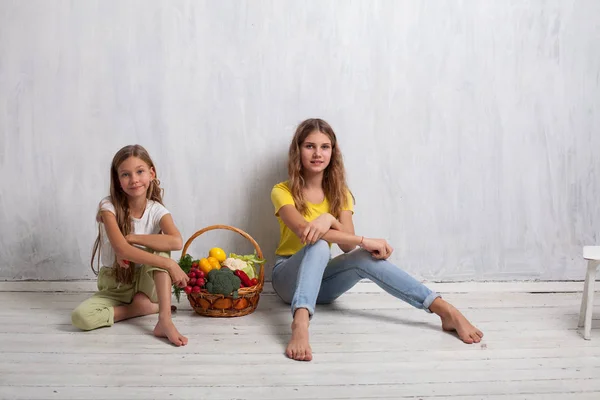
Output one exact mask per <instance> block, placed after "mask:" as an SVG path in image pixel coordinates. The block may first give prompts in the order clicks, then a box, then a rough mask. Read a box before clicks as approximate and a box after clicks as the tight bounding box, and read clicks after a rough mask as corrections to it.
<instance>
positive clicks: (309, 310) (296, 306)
mask: <svg viewBox="0 0 600 400" xmlns="http://www.w3.org/2000/svg"><path fill="white" fill-rule="evenodd" d="M299 308H306V310H307V311H308V319H309V320H311V319H312V317H313V314H314V313H315V309H314V308H313V307H311V306H309V305H306V304H299V305H292V318H293V317H294V314H295V313H296V310H297V309H299Z"/></svg>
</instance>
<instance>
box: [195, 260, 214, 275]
mask: <svg viewBox="0 0 600 400" xmlns="http://www.w3.org/2000/svg"><path fill="white" fill-rule="evenodd" d="M198 268H200V271H202V272H204V273H205V274H207V275H208V273H209V272H210V271H211V270H213V269H214V266H213V265H212V264H211V263H210V262H209V261H208V259H206V258H201V259H200V265H199V267H198Z"/></svg>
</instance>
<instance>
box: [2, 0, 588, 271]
mask: <svg viewBox="0 0 600 400" xmlns="http://www.w3.org/2000/svg"><path fill="white" fill-rule="evenodd" d="M599 16H600V2H598V1H595V0H589V1H584V0H581V1H573V0H561V1H558V0H556V1H533V0H532V1H492V0H489V1H484V0H481V1H474V0H473V1H425V0H422V1H418V0H414V1H346V0H340V1H247V2H245V1H28V0H22V1H7V0H1V1H0V174H1V182H2V185H1V188H0V234H1V237H0V279H2V280H13V279H15V280H20V279H49V280H55V279H84V278H91V277H92V276H93V275H92V274H91V271H90V269H89V266H88V264H89V255H90V249H91V245H92V242H93V240H94V236H95V232H96V231H95V224H94V213H95V209H96V207H97V204H98V201H99V200H100V198H101V197H103V196H104V195H106V194H107V192H108V178H109V176H108V170H109V164H110V160H111V158H112V156H113V154H114V153H115V152H116V151H117V150H118V149H119V148H120V147H121V146H123V145H125V144H131V143H140V144H143V145H145V146H146V147H147V148H148V150H149V151H150V153H151V154H152V155H153V157H154V158H155V162H156V163H157V166H158V173H159V178H160V179H161V180H162V181H163V183H164V187H165V191H166V197H165V202H166V205H167V207H168V208H169V209H170V210H171V211H172V212H173V215H174V218H175V220H176V223H177V224H178V226H179V227H180V229H181V231H182V233H183V235H184V237H185V238H187V237H189V236H190V235H191V234H192V233H193V232H194V231H195V230H197V229H199V228H201V227H204V226H207V225H211V224H215V223H223V224H231V225H235V226H238V227H240V228H243V229H245V230H247V231H248V232H249V233H250V234H251V235H253V236H254V237H255V238H256V239H257V240H258V242H259V243H260V244H261V246H262V247H263V250H264V251H265V253H266V255H267V258H271V259H272V252H273V250H274V248H275V244H276V241H277V233H278V231H277V225H276V222H275V219H274V217H273V216H272V208H271V204H270V199H269V192H270V188H271V187H272V185H273V184H274V183H276V182H277V181H279V180H282V179H283V178H284V177H285V173H286V170H285V158H286V151H287V146H288V143H289V140H290V138H291V135H292V133H293V130H294V127H295V125H296V124H297V123H298V122H299V121H301V120H302V119H304V118H306V117H312V116H320V117H323V118H325V119H327V120H328V121H329V122H330V123H332V125H333V126H334V128H335V129H336V131H337V133H338V135H339V139H340V142H341V147H342V150H343V152H344V156H345V160H346V166H347V170H348V176H349V182H350V185H351V189H352V190H353V192H354V194H355V195H356V198H357V205H356V215H355V222H356V226H357V231H358V232H359V234H364V235H367V236H375V237H385V238H387V239H389V241H390V243H392V245H393V246H394V247H395V248H396V251H395V253H394V255H393V257H392V258H393V261H395V262H397V263H398V264H399V265H401V266H403V267H405V268H406V269H407V270H408V271H409V272H411V273H413V274H415V275H417V276H418V277H422V278H426V279H435V280H487V279H499V280H504V279H542V280H554V279H574V278H581V277H582V276H583V263H582V260H581V257H580V251H581V245H582V244H584V243H594V242H595V243H598V242H600V238H599V235H598V233H599V231H600V179H599V177H600V153H599V152H598V150H599V149H600V132H599V127H600V108H599V106H600V95H599V93H600V91H599V89H600V82H599V76H600V51H599V50H600V28H599V21H600V19H599V18H600V17H599ZM598 244H600V243H598ZM213 245H220V246H222V247H224V248H225V249H226V250H228V251H236V252H245V251H248V250H250V247H249V246H248V245H246V244H245V242H244V241H243V240H241V239H238V238H237V237H236V236H235V235H234V234H230V233H209V234H206V235H203V236H201V237H200V238H199V239H198V240H197V241H196V242H195V243H194V246H193V247H192V252H193V253H195V254H200V253H201V252H203V251H204V250H205V249H206V248H208V247H212V246H213ZM175 256H176V257H177V256H178V254H175Z"/></svg>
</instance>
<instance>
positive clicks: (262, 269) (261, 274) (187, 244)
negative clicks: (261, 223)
mask: <svg viewBox="0 0 600 400" xmlns="http://www.w3.org/2000/svg"><path fill="white" fill-rule="evenodd" d="M216 229H224V230H228V231H232V232H236V233H239V234H240V235H242V236H243V237H244V238H246V239H247V240H248V241H249V242H250V243H252V246H254V248H255V249H256V255H257V256H258V258H259V259H261V260H263V259H264V258H263V253H262V250H261V249H260V246H259V245H258V243H256V240H254V238H252V236H250V235H249V234H247V233H246V232H244V231H243V230H241V229H239V228H236V227H234V226H229V225H211V226H207V227H206V228H202V229H200V230H199V231H197V232H196V233H194V234H193V235H192V236H191V237H190V238H189V239H188V240H187V242H185V245H184V246H183V250H182V251H181V258H183V257H185V255H186V254H187V249H188V248H189V247H190V245H191V244H192V242H193V241H194V240H195V239H196V238H197V237H198V236H200V235H202V234H203V233H206V232H208V231H213V230H216ZM259 265H260V272H259V275H258V282H259V285H260V286H262V284H263V282H264V278H265V267H264V265H263V264H259Z"/></svg>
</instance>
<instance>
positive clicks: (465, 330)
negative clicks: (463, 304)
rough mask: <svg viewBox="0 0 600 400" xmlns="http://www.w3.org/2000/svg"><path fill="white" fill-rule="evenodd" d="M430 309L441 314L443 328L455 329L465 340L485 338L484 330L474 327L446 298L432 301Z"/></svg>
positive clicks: (468, 342)
mask: <svg viewBox="0 0 600 400" xmlns="http://www.w3.org/2000/svg"><path fill="white" fill-rule="evenodd" d="M429 310H430V311H432V312H434V313H436V314H437V315H439V316H440V318H441V319H442V329H443V330H445V331H455V332H456V333H457V334H458V337H459V338H460V340H462V341H463V342H465V343H467V344H473V343H479V342H480V341H481V338H483V332H481V331H480V330H479V329H477V328H476V327H474V326H473V325H472V324H471V323H470V322H469V321H468V320H467V318H465V316H464V315H462V314H461V312H460V311H458V310H457V309H456V308H455V307H454V306H453V305H452V304H450V303H447V302H446V301H445V300H442V299H441V298H439V297H438V298H437V299H435V300H434V301H433V303H431V306H430V307H429Z"/></svg>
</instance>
